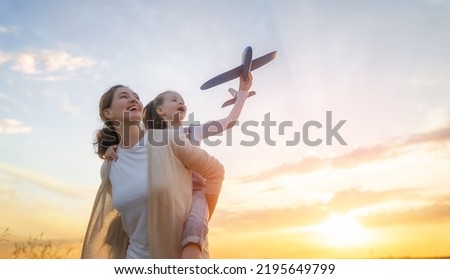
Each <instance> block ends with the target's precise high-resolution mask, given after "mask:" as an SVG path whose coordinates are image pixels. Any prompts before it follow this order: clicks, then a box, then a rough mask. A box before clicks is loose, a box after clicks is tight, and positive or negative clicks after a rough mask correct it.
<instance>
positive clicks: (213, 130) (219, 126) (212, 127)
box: [189, 73, 253, 142]
mask: <svg viewBox="0 0 450 279" xmlns="http://www.w3.org/2000/svg"><path fill="white" fill-rule="evenodd" d="M252 82H253V77H252V75H251V73H250V74H249V77H248V79H247V80H244V78H243V77H242V76H241V77H240V79H239V91H238V92H236V103H235V104H234V106H233V108H232V109H231V111H230V113H229V114H228V116H227V117H225V118H222V119H219V120H214V121H208V122H206V123H205V124H202V125H198V126H192V128H191V129H192V130H191V131H190V133H189V137H190V139H191V140H193V141H194V142H200V141H201V140H203V139H204V138H207V137H209V136H214V135H217V134H219V133H221V132H223V131H224V130H226V129H228V128H231V127H233V126H234V124H235V123H236V121H237V120H238V119H239V115H240V114H241V111H242V108H243V107H244V103H245V100H247V97H248V91H249V89H250V87H251V86H252ZM230 90H231V89H230Z"/></svg>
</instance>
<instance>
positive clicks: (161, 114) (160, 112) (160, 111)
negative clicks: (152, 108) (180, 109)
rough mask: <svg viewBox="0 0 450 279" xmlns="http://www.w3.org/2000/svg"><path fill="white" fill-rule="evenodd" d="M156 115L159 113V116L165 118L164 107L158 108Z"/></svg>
mask: <svg viewBox="0 0 450 279" xmlns="http://www.w3.org/2000/svg"><path fill="white" fill-rule="evenodd" d="M156 113H157V114H158V115H159V116H163V115H164V109H163V108H162V107H157V108H156Z"/></svg>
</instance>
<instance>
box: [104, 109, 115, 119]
mask: <svg viewBox="0 0 450 279" xmlns="http://www.w3.org/2000/svg"><path fill="white" fill-rule="evenodd" d="M103 116H104V117H105V118H106V119H108V120H111V119H112V117H113V114H112V112H111V110H110V109H104V110H103Z"/></svg>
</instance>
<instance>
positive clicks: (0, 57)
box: [0, 52, 12, 64]
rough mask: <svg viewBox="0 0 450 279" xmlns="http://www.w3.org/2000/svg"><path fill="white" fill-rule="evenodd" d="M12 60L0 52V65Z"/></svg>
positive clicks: (9, 56)
mask: <svg viewBox="0 0 450 279" xmlns="http://www.w3.org/2000/svg"><path fill="white" fill-rule="evenodd" d="M11 59H12V56H11V55H9V54H6V53H3V52H0V64H3V63H5V62H7V61H9V60H11Z"/></svg>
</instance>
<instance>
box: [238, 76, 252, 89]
mask: <svg viewBox="0 0 450 279" xmlns="http://www.w3.org/2000/svg"><path fill="white" fill-rule="evenodd" d="M252 82H253V76H252V72H249V73H248V78H247V79H246V80H245V79H244V77H243V76H242V75H241V76H240V77H239V91H248V90H250V87H251V86H252Z"/></svg>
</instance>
